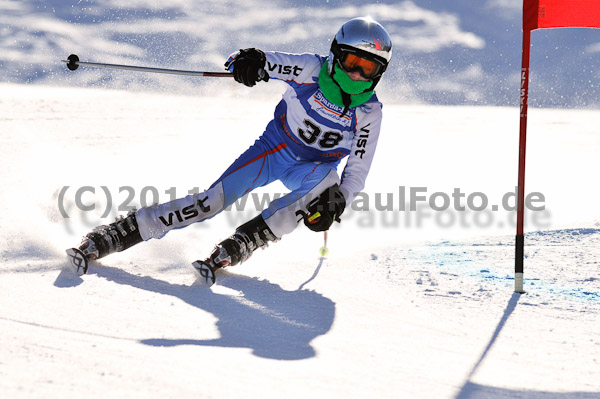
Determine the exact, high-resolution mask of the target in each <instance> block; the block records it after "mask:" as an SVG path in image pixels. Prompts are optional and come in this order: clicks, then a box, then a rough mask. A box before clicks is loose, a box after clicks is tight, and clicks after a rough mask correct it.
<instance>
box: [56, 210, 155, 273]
mask: <svg viewBox="0 0 600 399" xmlns="http://www.w3.org/2000/svg"><path fill="white" fill-rule="evenodd" d="M142 241H143V240H142V236H141V235H140V231H139V229H138V224H137V221H136V219H135V210H134V211H131V212H129V214H127V216H120V217H118V218H117V219H116V220H115V221H114V222H113V223H111V224H109V225H102V226H98V227H96V228H95V229H94V230H92V232H91V233H88V234H87V235H86V236H85V237H83V240H82V241H81V244H80V245H79V248H70V249H67V255H68V256H69V261H70V262H71V265H72V266H73V268H74V269H75V271H76V272H77V274H79V275H83V274H85V273H87V269H88V260H89V259H92V260H96V259H100V258H104V257H105V256H106V255H108V254H112V253H113V252H121V251H124V250H126V249H127V248H131V247H132V246H134V245H135V244H137V243H140V242H142Z"/></svg>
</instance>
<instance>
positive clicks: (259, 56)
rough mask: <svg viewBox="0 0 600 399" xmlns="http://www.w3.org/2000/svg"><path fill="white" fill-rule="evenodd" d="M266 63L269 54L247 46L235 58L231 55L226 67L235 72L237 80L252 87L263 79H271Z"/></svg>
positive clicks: (234, 76)
mask: <svg viewBox="0 0 600 399" xmlns="http://www.w3.org/2000/svg"><path fill="white" fill-rule="evenodd" d="M266 63H267V56H266V55H265V53H264V52H263V51H261V50H259V49H256V48H247V49H242V50H240V51H239V52H238V53H237V55H235V56H234V57H233V58H231V57H230V58H229V59H228V60H227V62H226V63H225V68H227V69H228V70H230V71H232V72H233V78H234V79H235V81H236V82H239V83H243V84H245V85H246V86H248V87H252V86H254V85H255V84H256V83H257V82H260V81H261V80H264V81H265V82H268V81H269V75H268V74H267V72H266V71H265V65H266Z"/></svg>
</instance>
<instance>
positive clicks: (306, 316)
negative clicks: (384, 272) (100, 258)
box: [90, 259, 335, 360]
mask: <svg viewBox="0 0 600 399" xmlns="http://www.w3.org/2000/svg"><path fill="white" fill-rule="evenodd" d="M322 263H323V260H322V259H321V261H320V263H319V265H318V266H317V269H316V271H315V275H316V273H318V271H319V269H320V267H321V265H322ZM90 270H91V268H90ZM92 273H95V274H97V275H98V276H100V277H103V278H106V279H107V280H110V281H114V282H116V283H118V284H125V285H130V286H132V287H135V288H139V289H143V290H147V291H151V292H156V293H159V294H163V295H171V296H174V297H177V298H179V299H181V300H182V301H184V302H186V303H188V304H190V305H192V306H195V307H197V308H199V309H202V310H205V311H208V312H211V313H212V314H213V315H214V316H215V317H217V318H218V319H219V320H218V321H217V324H216V325H217V327H218V328H219V332H220V335H221V336H220V338H218V339H206V340H203V339H195V338H181V339H164V338H151V339H144V340H141V341H140V342H141V343H143V344H146V345H152V346H161V347H165V346H178V345H201V346H218V347H227V348H250V349H252V353H253V354H254V355H256V356H260V357H264V358H269V359H279V360H297V359H306V358H310V357H313V356H314V355H315V350H314V348H313V347H312V346H311V341H312V340H313V339H314V338H316V337H318V336H320V335H323V334H326V333H327V332H328V331H329V329H330V328H331V326H332V324H333V320H334V316H335V303H334V302H333V301H331V300H330V299H328V298H325V297H324V296H323V295H321V294H319V293H317V292H314V291H311V290H306V289H302V288H303V286H304V285H305V284H306V283H305V284H303V285H301V286H300V287H299V288H298V289H297V290H296V291H286V290H284V289H282V288H281V287H280V286H279V285H277V284H273V283H271V282H269V281H267V280H261V279H258V278H253V277H247V276H242V275H236V274H231V273H226V272H224V273H221V274H220V275H219V276H218V279H219V281H218V284H219V285H220V286H225V287H228V288H231V289H233V290H235V291H238V292H239V293H240V295H225V294H218V293H216V292H213V291H212V290H210V289H207V288H204V287H198V286H194V285H192V286H187V285H178V284H170V283H168V282H166V281H161V280H156V279H154V278H152V277H147V276H146V277H142V276H135V275H132V274H130V273H128V272H126V271H124V270H120V269H115V268H110V267H104V266H99V267H95V268H94V270H93V272H92ZM312 278H314V276H313V277H312ZM312 278H311V279H312ZM309 281H310V280H309ZM188 333H189V334H190V335H192V336H193V335H194V334H193V331H189V332H186V333H185V334H188Z"/></svg>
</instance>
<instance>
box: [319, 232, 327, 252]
mask: <svg viewBox="0 0 600 399" xmlns="http://www.w3.org/2000/svg"><path fill="white" fill-rule="evenodd" d="M319 254H321V256H322V257H326V256H327V255H329V248H327V231H324V232H323V246H322V247H321V248H320V249H319Z"/></svg>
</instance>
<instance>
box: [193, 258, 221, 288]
mask: <svg viewBox="0 0 600 399" xmlns="http://www.w3.org/2000/svg"><path fill="white" fill-rule="evenodd" d="M192 266H193V267H194V272H195V273H196V276H197V277H198V281H201V282H202V283H203V284H204V285H206V286H207V287H212V286H213V284H214V283H216V282H217V277H216V276H215V271H216V270H217V269H219V268H218V267H214V266H211V265H210V264H208V263H207V262H206V261H203V260H197V261H195V262H192Z"/></svg>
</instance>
